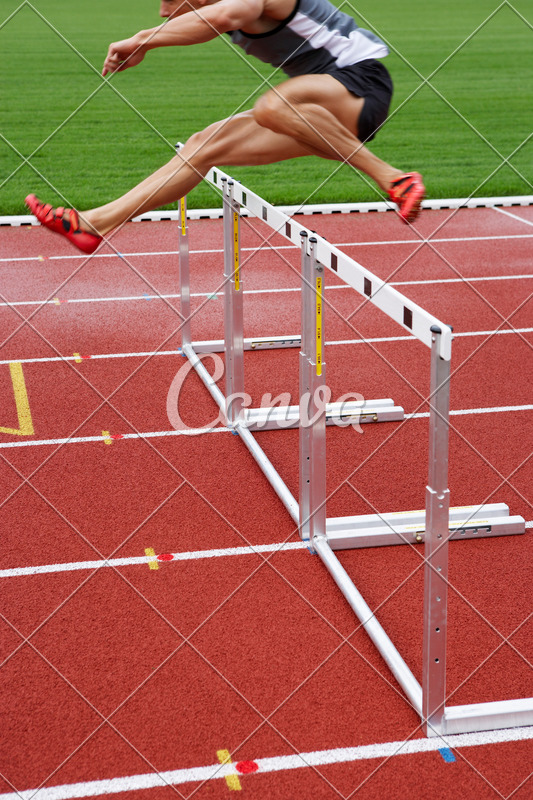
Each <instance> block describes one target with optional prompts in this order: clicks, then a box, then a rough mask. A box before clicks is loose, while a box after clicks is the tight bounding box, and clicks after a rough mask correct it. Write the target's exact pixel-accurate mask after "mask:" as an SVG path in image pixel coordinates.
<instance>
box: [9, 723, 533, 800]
mask: <svg viewBox="0 0 533 800" xmlns="http://www.w3.org/2000/svg"><path fill="white" fill-rule="evenodd" d="M531 739H533V727H528V728H511V729H508V730H499V731H486V732H481V733H463V734H455V735H453V736H445V737H435V738H431V739H410V740H407V741H404V742H402V741H397V742H382V743H379V744H370V745H360V746H358V747H338V748H335V749H330V750H314V751H312V752H307V753H299V754H292V755H288V756H273V757H271V758H257V759H255V760H254V761H237V762H232V763H227V764H210V765H209V766H204V767H192V768H188V769H176V770H169V771H166V772H158V773H154V772H152V773H145V774H141V775H128V776H126V777H122V778H108V779H106V780H94V781H86V782H84V783H70V784H63V785H60V786H50V787H48V788H42V789H26V790H24V791H18V792H6V793H4V794H0V800H72V798H84V797H94V796H95V795H106V794H117V793H119V792H134V791H139V790H140V789H155V788H159V787H161V786H179V785H181V784H184V783H199V782H201V781H202V782H203V781H211V780H220V779H222V778H226V777H228V776H230V775H237V776H240V777H241V778H243V776H245V777H244V780H245V781H246V782H248V781H252V780H254V779H255V778H254V777H253V776H257V775H262V774H266V773H272V772H282V771H284V770H292V769H305V768H308V767H311V766H313V767H320V766H323V765H325V764H346V763H350V762H355V761H366V760H373V759H378V758H379V759H384V758H392V757H395V756H409V755H416V754H419V753H435V752H437V751H439V750H442V749H443V748H446V749H459V748H463V747H482V746H484V745H485V746H486V745H496V744H503V743H508V742H524V741H530V740H531ZM239 768H240V769H239Z"/></svg>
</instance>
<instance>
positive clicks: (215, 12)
mask: <svg viewBox="0 0 533 800" xmlns="http://www.w3.org/2000/svg"><path fill="white" fill-rule="evenodd" d="M263 9H264V0H219V2H216V3H213V4H212V5H207V6H205V8H202V9H199V10H195V11H188V12H187V13H186V14H183V15H180V16H178V17H176V18H173V19H169V20H168V21H167V22H165V23H163V25H159V26H158V27H156V28H150V29H149V30H146V31H139V33H137V34H135V36H132V37H131V38H130V39H124V40H123V41H121V42H113V44H111V45H110V46H109V50H108V53H107V56H106V59H105V61H104V66H103V69H102V75H107V73H108V72H121V71H122V70H125V69H128V67H134V66H136V65H137V64H139V63H140V62H141V61H142V60H143V58H144V56H145V55H146V53H147V52H148V50H152V49H153V48H155V47H173V46H184V45H190V44H200V43H202V42H208V41H209V40H210V39H215V38H216V37H217V36H219V35H220V34H222V33H225V32H226V31H233V30H238V29H239V28H244V27H246V25H247V24H250V23H251V22H253V21H254V20H256V19H259V17H260V16H261V14H262V13H263Z"/></svg>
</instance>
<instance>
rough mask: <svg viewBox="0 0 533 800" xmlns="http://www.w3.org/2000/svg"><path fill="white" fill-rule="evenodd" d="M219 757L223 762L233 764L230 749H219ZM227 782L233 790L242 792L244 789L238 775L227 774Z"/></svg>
mask: <svg viewBox="0 0 533 800" xmlns="http://www.w3.org/2000/svg"><path fill="white" fill-rule="evenodd" d="M217 758H218V760H219V761H220V763H221V764H231V756H230V752H229V750H217ZM226 784H227V786H228V789H230V790H231V791H232V792H240V791H241V789H242V786H241V782H240V780H239V776H238V775H226Z"/></svg>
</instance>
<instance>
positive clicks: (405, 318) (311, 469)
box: [179, 168, 533, 736]
mask: <svg viewBox="0 0 533 800" xmlns="http://www.w3.org/2000/svg"><path fill="white" fill-rule="evenodd" d="M206 180H207V181H208V182H210V183H212V184H213V185H214V186H216V187H218V188H219V189H220V190H221V192H222V197H223V209H224V212H223V213H224V293H225V302H224V345H223V349H224V352H225V356H226V395H224V394H223V393H222V391H221V390H220V389H219V388H218V386H216V384H215V382H214V381H213V379H212V378H211V376H210V374H209V372H208V371H207V370H206V369H205V367H204V366H203V364H202V363H201V358H200V355H199V353H205V352H214V350H215V347H214V349H213V350H211V351H210V350H209V349H208V348H209V346H210V344H212V345H213V346H216V347H217V349H221V348H220V342H212V343H210V342H202V343H199V347H198V350H196V348H195V343H194V342H191V337H190V327H189V325H188V322H189V319H188V317H190V300H189V298H190V289H189V283H188V282H189V263H188V254H187V255H185V251H187V250H188V240H187V238H186V237H187V219H186V216H187V212H186V203H185V201H184V200H183V201H182V202H181V204H180V237H182V239H180V248H179V253H180V283H181V286H180V295H181V296H182V297H183V298H184V299H185V303H182V313H183V315H184V317H187V319H186V322H185V323H184V331H185V334H184V339H183V347H182V352H183V354H184V355H185V356H187V358H189V360H190V361H191V364H192V365H193V367H194V368H195V369H196V371H197V373H198V375H199V377H200V378H201V379H202V381H203V382H204V384H205V385H206V387H207V389H208V390H209V392H210V394H211V396H212V397H213V398H214V400H215V401H216V403H217V404H218V406H219V408H220V409H221V410H222V411H223V412H224V415H225V419H226V423H227V425H228V426H229V427H231V428H232V429H233V431H234V432H235V433H237V434H238V435H239V436H240V437H241V439H242V440H243V441H244V443H245V445H246V447H247V448H248V450H249V452H250V453H251V454H252V456H253V457H254V458H255V460H256V462H257V463H258V465H259V466H260V468H261V469H262V471H263V473H264V474H265V476H266V477H267V479H268V480H269V482H270V483H271V485H272V487H273V488H274V490H275V492H276V493H277V495H278V497H279V498H280V500H281V501H282V502H283V504H284V505H285V507H286V509H287V510H288V512H289V514H290V515H291V517H292V519H293V520H294V521H295V522H296V523H297V524H298V527H299V532H300V536H301V538H302V539H303V540H304V541H305V542H306V544H307V545H308V547H309V549H310V550H311V551H312V552H315V553H317V554H318V555H319V556H320V558H321V560H322V561H323V563H324V565H325V566H326V568H327V570H328V571H329V573H330V574H331V576H332V577H333V579H334V580H335V582H336V583H337V585H338V587H339V589H340V590H341V592H342V594H343V595H344V597H345V598H346V600H347V602H348V603H349V604H350V606H351V607H352V609H353V611H354V613H355V614H356V616H357V617H358V619H359V620H360V622H361V624H362V625H363V627H364V628H365V630H366V631H367V633H368V635H369V636H370V638H371V640H372V641H373V643H374V644H375V646H376V647H377V649H378V651H379V652H380V653H381V655H382V656H383V658H384V660H385V661H386V663H387V664H388V666H389V668H390V669H391V671H392V673H393V675H394V676H395V678H396V680H397V681H398V683H399V684H400V686H401V687H402V689H403V690H404V692H405V694H406V696H407V699H408V701H409V702H410V704H411V705H412V707H413V708H414V710H415V711H416V712H417V713H418V714H419V716H420V718H421V720H422V723H423V726H424V729H425V732H426V735H428V736H438V735H444V734H451V733H462V732H472V731H481V730H492V729H496V728H505V727H516V726H523V725H533V698H526V699H518V700H507V701H500V702H496V703H494V702H492V703H480V704H475V705H466V706H452V707H447V706H446V629H447V590H448V543H449V540H450V539H451V538H463V539H466V538H480V537H482V536H494V535H504V534H505V535H506V534H523V533H524V532H525V522H524V520H523V518H522V517H510V516H509V509H508V507H507V506H505V505H504V504H492V505H480V506H464V507H460V508H452V509H450V507H449V490H448V487H447V481H448V430H449V381H450V360H451V343H452V332H451V329H450V327H449V326H447V325H445V324H443V323H442V322H441V321H440V320H438V319H437V318H436V317H434V316H433V315H431V314H429V313H428V312H426V311H425V310H424V309H422V308H420V307H419V306H417V305H416V304H415V303H413V302H412V301H410V300H408V299H407V298H405V297H403V296H402V295H401V294H400V293H399V292H397V291H396V290H395V289H393V288H392V287H390V286H388V285H387V284H386V283H385V282H384V281H382V280H381V279H379V278H377V277H376V276H375V275H373V274H372V273H371V272H370V271H369V270H367V269H366V268H365V267H363V266H362V265H360V264H358V263H357V262H356V261H354V260H353V259H350V258H349V257H348V256H347V255H346V254H345V253H343V252H342V251H340V250H339V249H338V248H336V247H335V246H333V245H331V244H329V243H328V242H327V241H326V240H325V239H323V238H321V237H320V236H317V235H316V234H315V233H313V232H311V231H309V230H307V229H306V228H304V227H303V226H302V225H300V224H298V223H297V222H296V221H295V220H293V219H291V218H290V217H288V216H287V215H286V214H285V213H284V212H283V211H281V210H279V209H277V208H275V207H274V206H272V205H270V204H269V203H266V202H265V201H264V200H263V199H262V198H260V197H259V196H258V195H256V194H255V193H254V192H252V191H250V190H249V189H246V188H244V187H242V186H241V185H240V184H239V183H237V182H235V181H233V180H232V179H231V178H230V176H228V175H226V174H225V173H223V172H222V171H221V170H219V169H218V168H213V169H212V170H210V172H209V173H208V175H207V176H206ZM241 208H245V209H246V210H247V212H248V215H252V216H255V217H257V218H259V219H260V220H262V221H263V222H265V223H266V224H267V225H268V226H269V227H270V228H271V229H273V230H274V231H275V232H276V233H279V234H281V235H282V236H284V237H285V238H286V239H289V241H291V242H292V243H293V244H295V245H296V246H299V247H300V250H301V264H302V318H301V326H302V330H301V335H300V336H299V337H297V336H293V337H273V338H271V339H267V338H265V339H260V340H257V341H259V342H261V343H267V342H268V343H269V344H266V345H263V344H261V346H259V347H258V348H257V349H258V350H261V349H271V347H272V346H274V347H275V346H277V343H276V341H275V340H276V339H277V340H278V342H279V346H281V347H283V346H294V345H295V344H296V345H297V346H298V345H299V346H300V357H299V363H300V380H299V390H300V405H299V407H293V406H291V407H286V408H284V409H279V408H278V409H277V410H276V413H275V414H274V415H273V417H272V418H271V419H270V422H271V423H272V426H273V427H276V426H277V427H282V428H283V427H296V426H298V427H299V450H300V453H299V455H300V469H299V501H298V502H297V501H296V500H295V498H294V497H293V496H292V494H291V493H290V491H289V490H288V488H287V486H286V485H285V483H284V481H283V480H282V478H281V477H280V475H279V474H278V472H277V471H276V469H275V468H274V466H273V465H272V463H271V462H270V460H269V459H268V458H267V456H266V455H265V453H264V452H263V450H262V448H261V447H260V446H259V444H258V443H257V441H256V439H255V438H254V436H253V434H252V430H253V429H261V427H262V426H263V425H267V424H268V422H269V420H266V419H265V416H264V415H263V410H262V409H261V410H260V409H248V408H245V407H244V405H243V403H242V396H243V394H244V364H243V351H244V349H255V348H254V347H251V346H250V345H251V342H253V341H254V340H245V339H244V335H243V311H242V295H243V281H242V274H241V265H240V256H239V238H240V234H239V219H240V210H241ZM182 245H183V246H182ZM182 260H183V265H184V266H183V269H182V266H181V265H182ZM325 269H329V270H332V271H333V272H334V273H335V274H337V275H338V276H339V277H340V278H341V279H342V280H343V281H344V282H345V283H346V284H347V285H348V286H351V287H352V288H354V289H355V290H356V291H357V292H359V294H361V295H362V296H363V297H365V298H367V300H368V301H369V302H370V303H372V304H374V305H375V306H376V307H377V308H379V309H380V310H381V311H383V312H384V313H385V314H386V315H387V316H388V317H389V318H391V319H393V320H394V321H395V322H397V323H398V324H399V325H401V326H402V327H403V328H405V329H407V330H408V331H409V332H410V333H411V334H412V335H413V336H414V337H415V338H417V339H418V340H419V341H420V342H422V343H423V344H425V345H426V346H427V347H428V348H430V350H431V386H430V394H429V407H430V414H429V459H428V461H429V469H428V484H427V487H426V508H425V511H412V512H398V513H392V514H373V515H363V516H359V517H338V518H332V519H328V518H327V516H326V481H325V461H326V437H325V427H326V425H327V424H328V422H332V421H333V420H334V419H335V415H336V414H337V417H338V418H340V416H341V411H342V410H340V409H332V407H331V405H330V407H329V408H328V407H327V404H325V403H321V402H319V400H320V391H321V388H323V387H325V386H326V382H325V381H326V361H325V357H324V344H325V341H326V340H325V337H324V302H323V291H324V270H325ZM184 282H185V283H186V284H187V285H186V286H184ZM287 339H289V340H290V344H287ZM273 342H274V344H272V343H273ZM247 343H248V347H247ZM317 398H318V399H317ZM372 402H373V403H374V404H375V405H376V408H378V407H379V408H380V409H390V408H391V406H390V403H392V401H389V400H382V401H372ZM388 404H389V405H388ZM400 411H401V412H402V413H401V415H400V416H396V417H395V416H394V413H391V416H390V417H389V418H390V419H402V418H403V409H400ZM280 412H282V413H281V414H280ZM370 412H371V409H369V408H368V406H367V405H366V404H365V403H362V404H358V405H357V407H356V408H352V409H349V413H348V416H349V414H350V413H351V414H352V416H351V417H350V416H349V419H350V420H351V421H354V420H364V419H365V415H366V417H367V421H368V417H369V416H371V414H370ZM372 413H374V411H373V410H372ZM283 414H285V417H284V418H283ZM304 418H305V419H307V420H311V422H310V423H309V424H303V420H304ZM378 418H379V417H378V415H377V414H376V415H375V417H374V419H375V420H377V419H378ZM283 419H284V421H285V422H286V423H287V424H281V422H282V420H283ZM422 541H423V542H424V546H425V552H424V561H425V564H424V603H423V617H424V635H423V651H422V682H421V683H419V682H418V680H417V679H416V678H415V676H414V675H413V673H412V671H411V670H410V668H409V667H408V666H407V664H406V663H405V661H404V660H403V658H402V656H401V655H400V653H399V651H398V650H397V648H396V647H395V646H394V644H393V643H392V641H391V640H390V638H389V636H388V635H387V633H386V632H385V631H384V630H383V628H382V627H381V625H380V624H379V622H378V621H377V619H376V617H375V615H374V613H373V612H372V610H371V609H370V608H369V606H368V605H367V604H366V602H365V601H364V599H363V598H362V596H361V594H360V593H359V591H358V590H357V589H356V587H355V585H354V583H353V581H352V580H351V578H350V577H349V576H348V574H347V573H346V571H345V570H344V568H343V567H342V565H341V564H340V562H339V560H338V558H337V556H336V555H335V553H334V550H336V549H346V548H350V547H365V546H374V545H376V544H380V545H388V544H411V545H413V544H415V543H419V542H422Z"/></svg>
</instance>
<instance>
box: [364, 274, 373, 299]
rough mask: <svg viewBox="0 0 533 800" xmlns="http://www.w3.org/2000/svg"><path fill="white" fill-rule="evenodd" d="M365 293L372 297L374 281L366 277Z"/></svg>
mask: <svg viewBox="0 0 533 800" xmlns="http://www.w3.org/2000/svg"><path fill="white" fill-rule="evenodd" d="M364 293H365V294H366V296H367V297H372V281H371V280H369V279H368V278H365V285H364Z"/></svg>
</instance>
